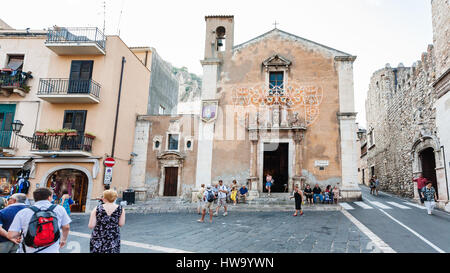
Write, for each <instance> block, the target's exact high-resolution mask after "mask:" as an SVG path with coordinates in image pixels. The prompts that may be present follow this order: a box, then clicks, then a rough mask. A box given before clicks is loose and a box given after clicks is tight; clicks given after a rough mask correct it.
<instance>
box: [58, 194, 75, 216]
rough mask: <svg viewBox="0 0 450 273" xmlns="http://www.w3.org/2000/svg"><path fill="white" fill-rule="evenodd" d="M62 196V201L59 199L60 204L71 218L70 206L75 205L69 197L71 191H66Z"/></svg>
mask: <svg viewBox="0 0 450 273" xmlns="http://www.w3.org/2000/svg"><path fill="white" fill-rule="evenodd" d="M62 194H63V195H62V196H61V199H59V204H60V205H61V206H63V208H64V209H65V210H66V212H67V215H69V216H70V206H71V205H72V204H73V203H74V202H73V200H72V197H70V195H69V191H68V190H64V191H63V192H62Z"/></svg>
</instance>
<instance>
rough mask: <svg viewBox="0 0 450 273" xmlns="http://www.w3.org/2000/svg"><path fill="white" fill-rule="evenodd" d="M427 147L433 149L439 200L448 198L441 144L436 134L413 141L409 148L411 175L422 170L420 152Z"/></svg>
mask: <svg viewBox="0 0 450 273" xmlns="http://www.w3.org/2000/svg"><path fill="white" fill-rule="evenodd" d="M429 148H431V149H433V151H434V158H435V165H436V168H435V170H436V180H437V181H436V182H437V191H438V192H439V196H438V198H439V200H448V198H449V197H448V193H447V190H446V181H445V169H444V164H445V163H444V160H443V156H442V151H441V146H440V143H439V140H438V139H437V137H436V136H434V135H431V136H423V137H421V138H419V139H417V140H416V141H415V142H414V144H413V146H412V149H411V156H412V164H413V165H412V171H413V176H414V177H416V176H417V175H418V174H419V173H420V172H422V162H421V158H420V154H421V153H422V152H423V151H425V150H426V149H429ZM414 197H415V198H418V193H417V190H414Z"/></svg>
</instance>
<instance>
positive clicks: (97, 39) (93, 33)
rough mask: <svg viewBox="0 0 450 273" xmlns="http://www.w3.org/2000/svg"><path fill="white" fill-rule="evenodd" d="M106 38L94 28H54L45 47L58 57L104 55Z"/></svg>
mask: <svg viewBox="0 0 450 273" xmlns="http://www.w3.org/2000/svg"><path fill="white" fill-rule="evenodd" d="M105 44H106V36H105V35H104V34H103V32H101V31H100V30H99V29H98V28H96V27H84V28H66V27H55V28H54V29H51V30H49V31H48V34H47V40H46V41H45V45H46V46H47V48H49V49H50V50H52V51H53V52H55V53H56V54H58V55H105V54H106V50H105Z"/></svg>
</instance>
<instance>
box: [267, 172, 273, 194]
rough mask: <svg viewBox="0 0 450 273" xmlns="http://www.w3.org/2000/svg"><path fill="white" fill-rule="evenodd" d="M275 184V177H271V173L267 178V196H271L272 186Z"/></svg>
mask: <svg viewBox="0 0 450 273" xmlns="http://www.w3.org/2000/svg"><path fill="white" fill-rule="evenodd" d="M273 183H274V180H273V177H272V176H271V175H270V173H268V174H267V176H266V190H267V192H268V194H267V196H270V191H271V189H272V185H273Z"/></svg>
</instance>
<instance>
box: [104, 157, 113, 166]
mask: <svg viewBox="0 0 450 273" xmlns="http://www.w3.org/2000/svg"><path fill="white" fill-rule="evenodd" d="M103 164H105V166H106V167H113V166H114V165H115V164H116V161H115V160H114V158H112V157H107V158H105V161H103Z"/></svg>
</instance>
